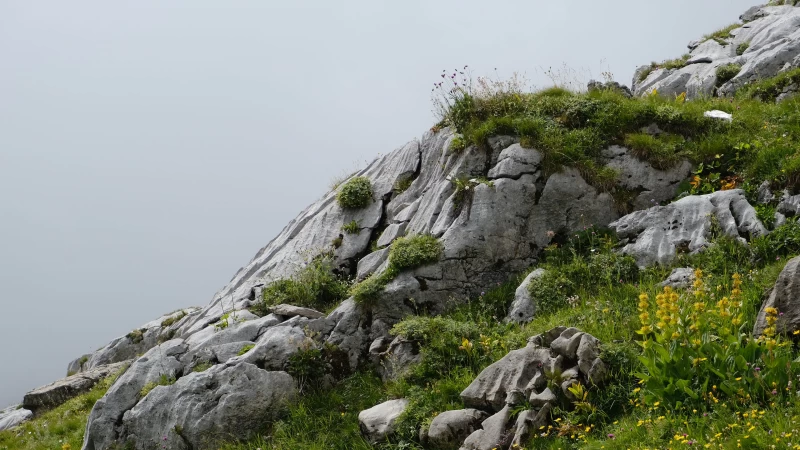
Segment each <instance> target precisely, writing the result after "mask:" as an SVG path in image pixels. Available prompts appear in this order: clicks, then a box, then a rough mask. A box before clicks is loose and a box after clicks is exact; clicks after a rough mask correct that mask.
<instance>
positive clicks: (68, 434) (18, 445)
mask: <svg viewBox="0 0 800 450" xmlns="http://www.w3.org/2000/svg"><path fill="white" fill-rule="evenodd" d="M123 371H124V369H121V370H120V371H119V372H118V373H116V374H114V375H111V376H109V377H107V378H105V379H104V380H102V381H100V382H99V383H97V385H95V387H94V388H92V390H90V391H89V392H87V393H85V394H81V395H79V396H77V397H75V398H73V399H71V400H68V401H67V402H65V403H64V404H62V405H60V406H58V407H56V408H54V409H52V410H50V411H47V412H45V413H42V414H40V415H39V416H37V417H36V418H34V419H33V420H31V421H29V422H25V423H23V424H22V425H20V426H18V427H16V428H13V429H11V430H6V431H0V450H40V449H56V450H59V449H62V448H63V446H64V445H65V444H69V447H71V448H72V449H74V450H77V449H79V448H81V444H82V442H83V434H84V430H85V429H86V421H87V419H88V417H89V412H90V411H91V410H92V407H93V406H94V404H95V402H97V400H99V399H100V398H101V397H102V396H103V395H105V393H106V391H107V390H108V388H109V387H111V385H112V384H113V383H114V381H115V380H116V379H117V377H118V376H119V375H120V374H121V373H122V372H123Z"/></svg>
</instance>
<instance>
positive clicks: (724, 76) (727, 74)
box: [716, 64, 742, 87]
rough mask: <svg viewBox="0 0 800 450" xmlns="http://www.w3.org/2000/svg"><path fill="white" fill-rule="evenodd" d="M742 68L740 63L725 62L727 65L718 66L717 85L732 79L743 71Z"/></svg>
mask: <svg viewBox="0 0 800 450" xmlns="http://www.w3.org/2000/svg"><path fill="white" fill-rule="evenodd" d="M741 70H742V66H740V65H738V64H725V65H722V66H719V67H717V71H716V75H717V81H716V85H717V87H719V86H722V85H723V84H725V83H727V82H728V81H730V80H732V79H733V77H735V76H736V75H738V74H739V72H741Z"/></svg>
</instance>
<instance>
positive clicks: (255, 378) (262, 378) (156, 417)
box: [119, 363, 297, 450]
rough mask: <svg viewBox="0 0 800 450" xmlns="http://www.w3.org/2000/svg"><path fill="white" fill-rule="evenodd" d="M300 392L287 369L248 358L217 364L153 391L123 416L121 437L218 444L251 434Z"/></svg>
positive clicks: (176, 444)
mask: <svg viewBox="0 0 800 450" xmlns="http://www.w3.org/2000/svg"><path fill="white" fill-rule="evenodd" d="M296 394H297V390H296V388H295V383H294V380H292V377H291V376H289V374H287V373H286V372H268V371H266V370H263V369H259V368H258V367H256V366H254V365H252V364H247V363H241V364H237V365H233V366H229V365H219V366H214V367H212V368H210V369H208V370H206V371H204V372H199V373H192V374H190V375H187V376H185V377H183V378H181V379H179V380H178V381H177V382H176V383H175V384H173V385H171V386H159V387H156V388H155V389H153V390H152V391H150V393H148V394H147V396H146V397H144V398H143V399H142V401H140V402H139V403H138V404H137V405H136V406H135V407H134V408H133V409H131V410H130V411H128V412H126V413H125V415H124V416H123V417H122V427H121V428H122V434H121V435H120V437H119V440H120V441H121V442H132V443H134V448H136V449H137V450H139V449H141V450H144V449H148V448H151V446H152V445H153V443H159V444H163V445H167V446H168V448H175V449H187V450H188V449H193V448H194V449H197V448H212V446H213V444H215V443H217V442H219V441H220V440H227V439H228V438H229V436H235V437H237V438H241V439H247V438H249V437H251V436H253V435H254V433H256V432H257V431H258V430H259V429H260V427H262V426H263V424H264V421H265V420H269V419H270V418H275V417H277V416H278V414H280V413H281V411H282V410H283V408H284V407H285V406H286V405H287V404H288V403H289V402H291V401H293V400H294V398H295V396H296ZM213 448H216V447H213Z"/></svg>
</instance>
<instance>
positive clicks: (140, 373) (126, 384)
mask: <svg viewBox="0 0 800 450" xmlns="http://www.w3.org/2000/svg"><path fill="white" fill-rule="evenodd" d="M186 351H187V345H186V344H185V343H184V341H183V340H182V339H174V340H171V341H167V342H165V343H163V344H161V345H159V346H156V347H154V348H152V349H150V351H148V352H147V353H145V354H144V355H142V356H141V357H140V358H138V359H136V360H135V361H134V362H133V363H132V364H131V366H130V367H129V368H128V370H127V371H126V372H125V373H124V374H123V375H122V376H120V377H119V378H118V379H117V381H116V382H115V383H114V385H113V386H111V388H109V390H108V392H106V395H105V396H103V398H101V399H100V400H98V401H97V403H95V405H94V408H92V412H91V413H90V414H89V423H88V424H87V426H86V435H85V436H84V440H83V450H105V449H107V448H109V447H110V446H111V445H112V444H113V443H114V442H116V441H117V439H118V438H120V437H121V435H122V432H123V430H121V429H120V428H119V423H120V421H121V419H122V417H123V415H124V414H125V412H127V411H128V410H130V409H131V408H133V407H134V406H135V405H136V404H137V403H138V402H139V400H140V397H141V396H140V392H141V391H142V388H144V387H145V385H147V384H148V383H157V382H159V381H160V380H161V377H162V376H164V377H173V378H175V377H177V375H178V374H179V373H181V372H182V371H183V365H182V364H181V363H180V361H179V360H178V357H180V356H181V355H182V354H184V353H186Z"/></svg>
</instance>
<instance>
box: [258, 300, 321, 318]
mask: <svg viewBox="0 0 800 450" xmlns="http://www.w3.org/2000/svg"><path fill="white" fill-rule="evenodd" d="M270 311H271V312H272V314H275V315H278V316H285V317H295V316H300V317H305V318H307V319H319V318H320V317H325V314H323V313H321V312H319V311H317V310H315V309H311V308H303V307H301V306H294V305H287V304H285V303H284V304H280V305H278V306H273V307H272V308H270Z"/></svg>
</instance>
